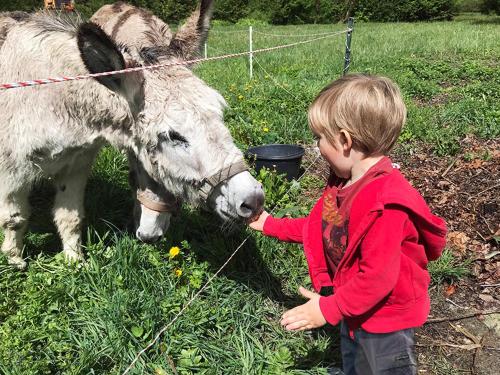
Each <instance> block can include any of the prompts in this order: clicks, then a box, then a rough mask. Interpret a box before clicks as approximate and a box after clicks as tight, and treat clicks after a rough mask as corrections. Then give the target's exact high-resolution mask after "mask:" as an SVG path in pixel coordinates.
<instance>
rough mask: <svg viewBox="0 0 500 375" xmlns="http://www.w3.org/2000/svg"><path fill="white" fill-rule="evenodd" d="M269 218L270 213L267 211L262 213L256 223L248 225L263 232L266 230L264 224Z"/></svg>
mask: <svg viewBox="0 0 500 375" xmlns="http://www.w3.org/2000/svg"><path fill="white" fill-rule="evenodd" d="M268 216H269V213H268V212H267V211H262V212H261V214H260V216H259V217H258V218H256V219H255V220H254V221H252V222H250V223H248V225H249V226H250V228H252V229H255V230H258V231H261V232H262V231H263V230H264V222H265V221H266V219H267V217H268Z"/></svg>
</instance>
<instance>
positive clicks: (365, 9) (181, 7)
mask: <svg viewBox="0 0 500 375" xmlns="http://www.w3.org/2000/svg"><path fill="white" fill-rule="evenodd" d="M112 2H113V1H109V0H76V8H77V9H78V10H79V11H81V12H82V13H83V14H84V15H85V16H90V15H91V14H92V13H93V12H95V11H96V10H97V9H99V7H101V6H102V5H103V4H106V3H112ZM129 2H130V3H132V4H134V5H138V6H141V7H145V8H149V9H151V10H152V11H153V12H154V13H155V14H156V15H158V16H159V17H160V18H162V19H164V20H166V21H168V22H174V23H177V22H179V21H182V20H183V19H185V18H186V17H187V16H188V15H189V14H190V12H191V11H192V10H193V9H194V7H195V6H196V4H197V3H198V0H182V1H180V0H131V1H129ZM498 3H499V2H498V0H334V1H332V0H216V1H215V11H214V18H215V19H218V20H221V21H229V22H237V21H238V20H239V19H242V18H250V19H258V20H264V21H266V22H269V23H273V24H303V23H331V22H337V21H340V20H343V19H344V18H345V17H346V15H347V13H348V10H352V12H351V13H353V15H354V16H356V17H357V18H358V19H361V20H367V21H382V22H386V21H391V22H392V21H422V20H443V19H451V18H452V17H453V13H454V12H456V11H457V10H459V9H460V8H461V7H462V8H471V9H476V8H477V9H478V10H479V9H484V10H493V11H494V10H495V9H498ZM42 6H43V0H9V1H2V3H1V4H0V11H2V10H32V9H36V8H41V7H42ZM495 7H496V8H495ZM497 11H498V10H497Z"/></svg>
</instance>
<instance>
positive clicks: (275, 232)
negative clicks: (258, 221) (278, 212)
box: [263, 215, 307, 243]
mask: <svg viewBox="0 0 500 375" xmlns="http://www.w3.org/2000/svg"><path fill="white" fill-rule="evenodd" d="M306 221H307V217H301V218H297V219H289V218H283V219H277V218H275V217H272V216H271V215H269V216H268V217H267V219H266V221H265V222H264V230H263V233H264V234H265V235H266V236H270V237H276V238H278V239H280V240H281V241H287V242H298V243H302V230H303V228H304V224H305V223H306Z"/></svg>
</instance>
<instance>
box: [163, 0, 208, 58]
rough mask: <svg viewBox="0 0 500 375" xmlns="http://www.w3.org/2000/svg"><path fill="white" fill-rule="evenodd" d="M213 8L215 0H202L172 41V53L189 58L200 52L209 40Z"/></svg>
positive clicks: (170, 47)
mask: <svg viewBox="0 0 500 375" xmlns="http://www.w3.org/2000/svg"><path fill="white" fill-rule="evenodd" d="M212 10H213V0H202V1H201V4H200V5H199V6H198V8H197V9H196V10H195V11H194V12H193V13H192V14H191V16H190V17H189V18H188V20H187V21H186V23H185V24H184V25H182V27H181V28H180V29H179V30H178V31H177V32H176V33H175V35H174V38H173V39H172V41H171V42H170V45H169V52H170V53H171V54H172V55H176V56H179V57H182V58H184V59H185V60H189V59H191V58H193V57H195V56H198V55H199V54H200V52H201V48H202V47H203V44H204V43H205V41H206V40H207V36H208V29H209V27H210V18H211V17H212Z"/></svg>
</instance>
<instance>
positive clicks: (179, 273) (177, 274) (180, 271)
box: [174, 268, 182, 277]
mask: <svg viewBox="0 0 500 375" xmlns="http://www.w3.org/2000/svg"><path fill="white" fill-rule="evenodd" d="M174 273H175V276H177V277H181V275H182V270H181V269H180V268H176V269H175V271H174Z"/></svg>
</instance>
